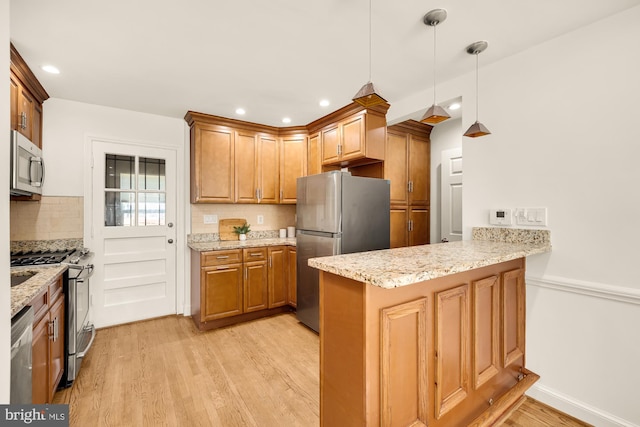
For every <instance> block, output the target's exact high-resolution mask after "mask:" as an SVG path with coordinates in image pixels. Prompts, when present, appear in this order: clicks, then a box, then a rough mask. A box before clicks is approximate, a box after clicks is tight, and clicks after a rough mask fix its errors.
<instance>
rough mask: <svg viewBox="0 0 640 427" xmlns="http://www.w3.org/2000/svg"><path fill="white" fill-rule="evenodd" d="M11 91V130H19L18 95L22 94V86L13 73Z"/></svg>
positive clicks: (10, 81) (10, 82) (10, 80)
mask: <svg viewBox="0 0 640 427" xmlns="http://www.w3.org/2000/svg"><path fill="white" fill-rule="evenodd" d="M9 84H10V86H9V87H10V90H11V98H10V99H11V130H17V129H18V124H19V123H20V122H19V118H18V93H19V92H20V84H19V83H18V81H17V79H14V77H13V73H12V74H11V77H10V79H9Z"/></svg>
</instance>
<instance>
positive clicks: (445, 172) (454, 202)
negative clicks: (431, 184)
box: [440, 148, 462, 242]
mask: <svg viewBox="0 0 640 427" xmlns="http://www.w3.org/2000/svg"><path fill="white" fill-rule="evenodd" d="M441 164H442V167H441V172H440V173H441V177H440V178H441V179H440V182H441V187H440V194H441V198H442V200H441V204H440V210H441V212H440V218H441V230H440V235H441V236H442V239H443V241H445V240H444V239H447V241H449V242H453V241H456V240H462V148H453V149H451V150H444V151H443V152H442V163H441Z"/></svg>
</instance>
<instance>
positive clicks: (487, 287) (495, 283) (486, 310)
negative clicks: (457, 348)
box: [472, 275, 500, 389]
mask: <svg viewBox="0 0 640 427" xmlns="http://www.w3.org/2000/svg"><path fill="white" fill-rule="evenodd" d="M472 286H473V326H472V330H473V354H472V357H473V363H472V365H473V387H474V388H475V389H478V388H480V386H482V385H483V384H484V383H486V382H487V381H489V380H491V378H493V377H495V376H496V375H497V374H498V370H499V369H500V367H499V365H498V363H499V359H500V357H499V345H500V282H499V280H498V276H495V275H494V276H490V277H487V278H485V279H481V280H476V281H474V282H473V283H472Z"/></svg>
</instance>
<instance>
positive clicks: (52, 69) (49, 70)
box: [42, 65, 60, 74]
mask: <svg viewBox="0 0 640 427" xmlns="http://www.w3.org/2000/svg"><path fill="white" fill-rule="evenodd" d="M42 69H43V70H44V71H46V72H47V73H51V74H60V70H58V69H57V68H56V67H54V66H53V65H43V66H42Z"/></svg>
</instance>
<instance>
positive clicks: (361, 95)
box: [352, 0, 387, 108]
mask: <svg viewBox="0 0 640 427" xmlns="http://www.w3.org/2000/svg"><path fill="white" fill-rule="evenodd" d="M352 100H353V101H355V102H357V103H358V104H360V105H362V106H363V107H366V108H369V107H373V106H374V105H378V104H384V103H385V102H387V101H386V99H384V98H383V97H381V96H380V95H379V94H377V93H376V89H375V88H374V87H373V82H372V81H371V0H369V81H368V82H367V83H366V84H365V85H364V86H362V87H361V88H360V90H359V91H358V93H356V94H355V96H354V97H353V99H352Z"/></svg>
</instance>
